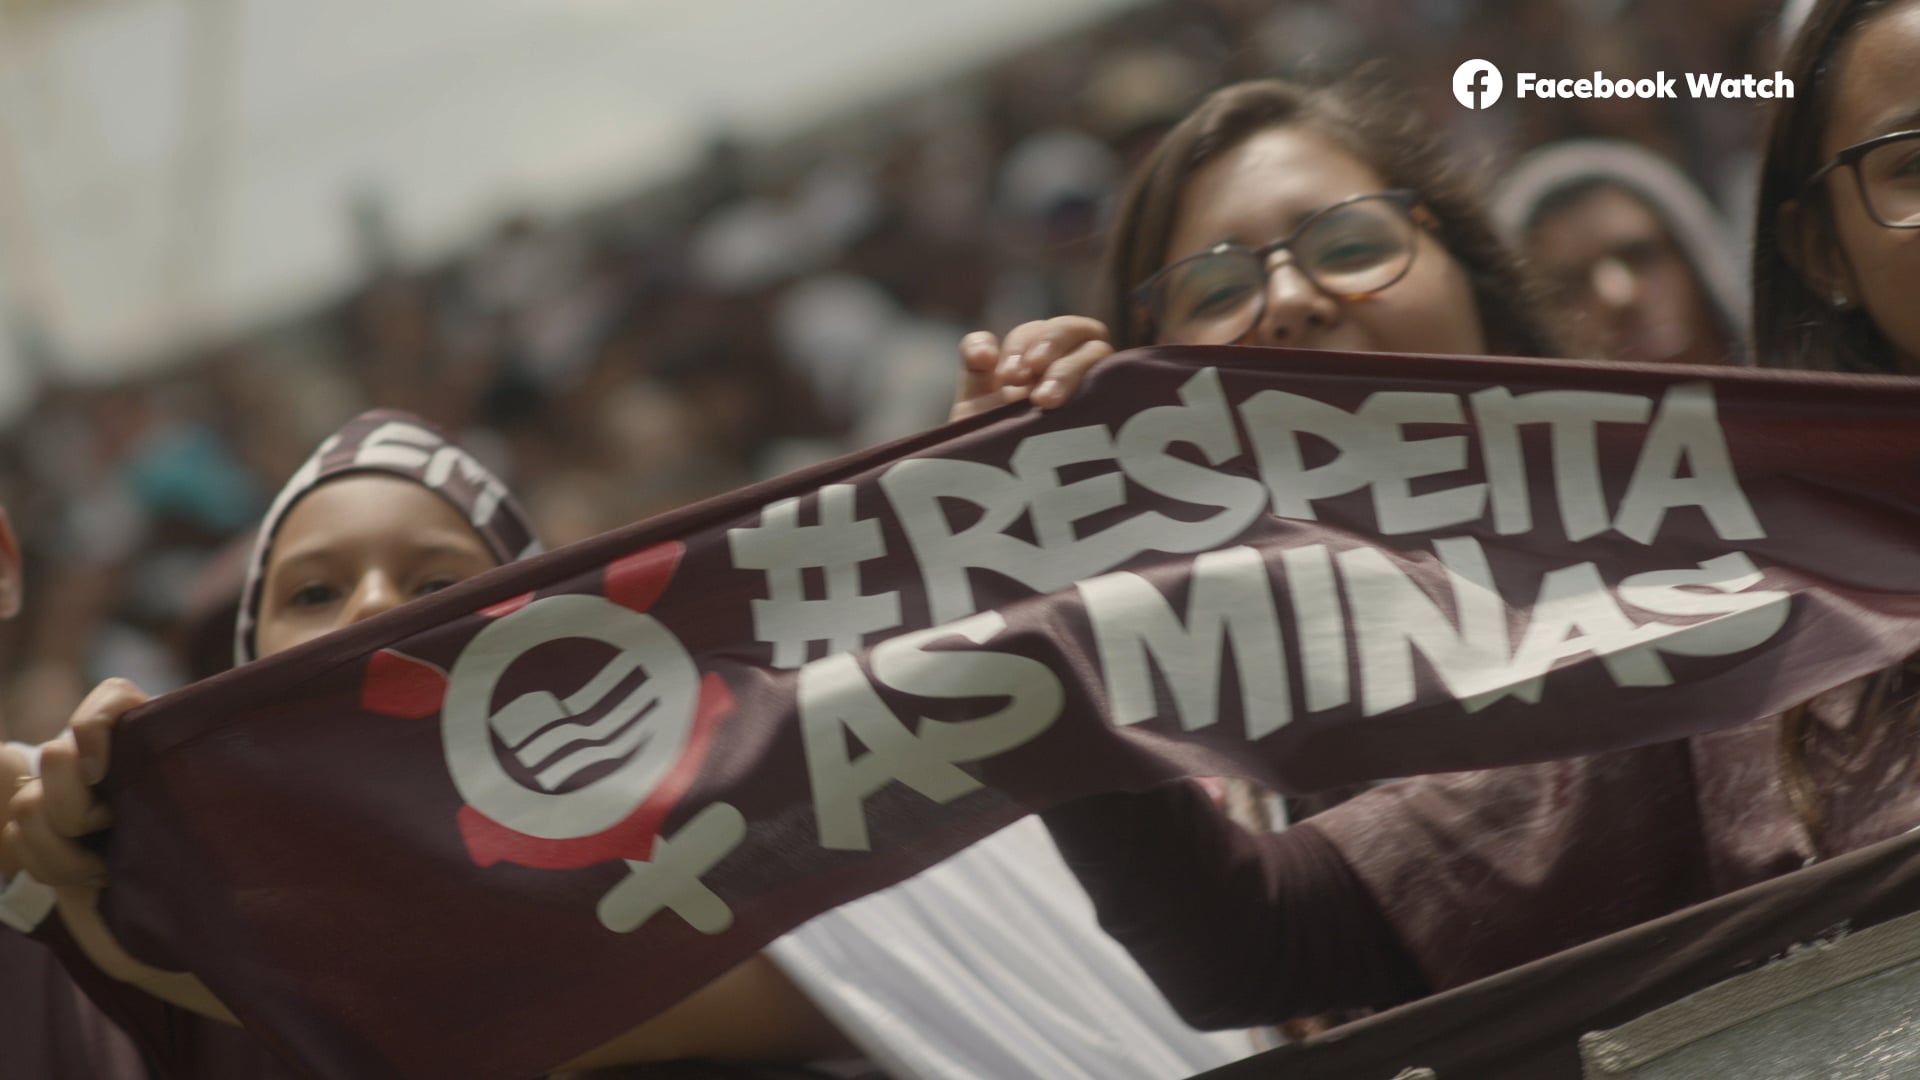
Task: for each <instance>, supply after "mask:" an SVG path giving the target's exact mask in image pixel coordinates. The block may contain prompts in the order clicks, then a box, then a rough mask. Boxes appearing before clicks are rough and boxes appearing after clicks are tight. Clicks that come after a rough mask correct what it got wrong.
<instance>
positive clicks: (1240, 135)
mask: <svg viewBox="0 0 1920 1080" xmlns="http://www.w3.org/2000/svg"><path fill="white" fill-rule="evenodd" d="M1294 125H1298V126H1302V127H1306V128H1309V129H1311V130H1313V131H1315V132H1318V133H1320V134H1322V135H1325V136H1327V137H1329V138H1331V139H1333V140H1335V141H1336V142H1338V143H1339V144H1340V145H1341V146H1344V147H1346V148H1347V150H1348V151H1350V152H1351V153H1352V154H1353V155H1354V156H1355V157H1356V158H1358V159H1359V160H1361V161H1363V162H1365V163H1367V164H1368V165H1369V166H1371V167H1372V168H1373V169H1374V170H1375V171H1377V172H1379V173H1380V175H1381V176H1382V177H1383V178H1385V180H1386V182H1387V186H1388V187H1389V188H1396V189H1399V188H1404V189H1406V190H1409V191H1412V192H1414V193H1415V194H1416V195H1417V196H1418V197H1419V199H1420V202H1421V205H1423V206H1425V207H1426V208H1427V210H1428V211H1429V212H1430V213H1431V214H1432V215H1433V217H1434V218H1435V220H1436V222H1437V224H1436V226H1435V229H1434V231H1435V235H1436V236H1437V237H1438V239H1439V240H1440V243H1441V244H1442V246H1444V247H1445V248H1446V249H1447V251H1448V252H1449V253H1451V254H1452V255H1453V257H1454V259H1455V260H1456V261H1458V262H1459V263H1460V265H1461V267H1462V268H1464V269H1465V270H1466V273H1467V279H1468V281H1469V282H1470V284H1471V286H1472V289H1473V298H1474V304H1475V306H1476V307H1477V308H1478V309H1479V313H1480V324H1481V327H1482V328H1483V329H1484V330H1485V332H1486V337H1487V346H1488V348H1489V349H1491V350H1492V351H1494V352H1498V353H1506V354H1510V355H1514V356H1552V355H1555V354H1556V353H1557V351H1558V350H1557V349H1556V348H1555V346H1554V344H1553V339H1552V337H1551V335H1549V334H1548V332H1547V330H1546V328H1545V325H1544V323H1543V322H1542V321H1541V319H1540V316H1539V315H1538V308H1537V307H1536V305H1535V303H1534V300H1533V294H1532V292H1531V290H1530V288H1529V287H1528V285H1527V284H1526V281H1525V279H1524V278H1523V277H1522V275H1521V274H1520V271H1519V269H1518V266H1517V264H1516V263H1515V261H1514V259H1513V256H1512V255H1511V254H1510V253H1509V252H1508V251H1507V249H1506V247H1505V245H1503V244H1502V243H1501V242H1500V239H1499V237H1498V235H1497V234H1496V233H1495V232H1494V230H1493V225H1492V223H1491V222H1490V221H1489V220H1488V217H1487V214H1486V211H1485V209H1484V208H1483V207H1482V205H1481V202H1480V200H1479V199H1478V198H1477V197H1475V196H1474V194H1473V191H1474V187H1473V185H1472V182H1471V180H1470V178H1469V176H1468V175H1467V173H1466V172H1465V171H1464V170H1462V169H1461V168H1460V167H1459V166H1458V165H1456V164H1455V163H1454V162H1453V161H1452V160H1451V159H1450V158H1449V157H1448V155H1447V154H1446V152H1445V151H1444V150H1442V149H1441V147H1440V145H1439V143H1438V142H1437V141H1435V140H1434V139H1433V137H1432V136H1431V135H1430V134H1427V133H1425V132H1423V131H1422V130H1421V127H1422V124H1421V120H1420V117H1419V114H1418V113H1417V112H1416V111H1415V110H1413V109H1411V108H1409V107H1407V106H1406V105H1405V104H1404V103H1401V102H1398V101H1395V100H1394V99H1393V97H1392V96H1391V95H1390V94H1389V93H1388V92H1387V91H1385V90H1384V89H1381V88H1379V87H1368V86H1363V85H1362V84H1360V83H1358V82H1345V83H1339V84H1335V85H1329V86H1306V85H1302V84H1299V83H1292V82H1285V81H1282V80H1278V79H1267V80H1260V81H1256V82H1244V83H1238V84H1236V85H1233V86H1229V87H1226V88H1224V89H1222V90H1218V91H1215V92H1214V93H1213V94H1212V95H1211V96H1210V97H1208V98H1207V99H1206V100H1205V101H1203V102H1201V103H1200V106H1199V108H1197V109H1195V110H1194V111H1193V112H1192V113H1191V114H1190V115H1188V117H1187V118H1186V119H1185V120H1182V121H1181V122H1180V123H1179V124H1178V125H1176V126H1175V127H1174V128H1173V130H1171V131H1169V132H1168V133H1167V135H1166V137H1165V138H1164V139H1162V140H1161V141H1160V144H1159V146H1157V147H1156V148H1155V149H1154V151H1153V153H1152V154H1150V155H1149V156H1148V158H1147V160H1146V162H1145V163H1144V164H1143V165H1142V167H1141V169H1140V171H1139V172H1138V173H1136V174H1135V177H1134V180H1133V183H1132V185H1131V187H1130V188H1129V189H1128V191H1127V196H1126V199H1125V200H1124V202H1123V203H1122V204H1121V209H1120V215H1119V220H1118V221H1117V222H1116V223H1115V226H1114V230H1113V236H1112V240H1111V242H1110V246H1109V247H1108V249H1107V265H1106V281H1105V291H1106V302H1107V315H1108V318H1109V319H1110V320H1111V322H1110V326H1111V328H1112V330H1113V333H1114V344H1116V345H1117V346H1119V347H1120V348H1123V349H1124V348H1130V347H1133V346H1137V345H1145V344H1149V341H1148V340H1147V339H1148V335H1149V334H1150V333H1151V328H1150V327H1149V326H1148V325H1147V318H1146V316H1145V313H1144V312H1142V311H1140V310H1139V309H1138V306H1137V305H1136V304H1135V303H1134V302H1133V295H1132V294H1133V290H1134V288H1135V287H1136V286H1138V285H1139V284H1140V283H1141V282H1142V281H1145V280H1146V279H1147V278H1148V277H1149V276H1151V275H1152V274H1153V273H1154V272H1155V271H1156V270H1159V269H1160V268H1161V267H1162V266H1164V265H1165V264H1166V261H1167V254H1168V253H1167V244H1168V242H1169V240H1170V239H1171V237H1172V233H1173V225H1174V219H1175V218H1176V217H1177V216H1178V215H1179V212H1180V201H1181V196H1182V195H1183V194H1184V193H1185V191H1186V186H1187V181H1188V179H1189V178H1191V177H1192V176H1193V174H1194V173H1195V172H1197V171H1199V170H1200V169H1201V168H1202V167H1204V166H1205V165H1206V164H1207V163H1208V162H1210V161H1213V160H1215V159H1216V158H1218V157H1220V156H1221V155H1223V154H1225V153H1227V152H1228V151H1230V150H1232V149H1233V148H1235V147H1237V146H1239V145H1240V144H1241V143H1243V142H1245V141H1246V140H1247V139H1248V138H1250V137H1251V136H1253V135H1256V134H1258V133H1259V132H1262V131H1265V130H1267V129H1269V128H1274V127H1283V126H1294Z"/></svg>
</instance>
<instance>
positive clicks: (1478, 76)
mask: <svg viewBox="0 0 1920 1080" xmlns="http://www.w3.org/2000/svg"><path fill="white" fill-rule="evenodd" d="M1505 84H1506V80H1505V79H1503V78H1501V77H1500V69H1499V68H1497V67H1494V66H1493V63H1492V62H1491V61H1488V60H1469V61H1467V62H1466V63H1464V64H1461V65H1460V66H1459V67H1457V68H1454V69H1453V96H1454V97H1455V98H1456V99H1457V100H1458V101H1459V102H1460V104H1462V105H1465V106H1466V107H1467V108H1469V109H1484V108H1486V107H1487V106H1489V105H1491V104H1493V103H1494V102H1496V101H1499V100H1500V90H1501V87H1503V86H1504V85H1505Z"/></svg>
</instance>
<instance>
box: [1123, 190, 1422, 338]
mask: <svg viewBox="0 0 1920 1080" xmlns="http://www.w3.org/2000/svg"><path fill="white" fill-rule="evenodd" d="M1415 235H1416V234H1415V226H1414V224H1413V222H1412V221H1411V220H1410V219H1409V218H1408V217H1407V215H1406V212H1405V211H1404V210H1402V209H1401V208H1400V207H1399V206H1398V205H1396V204H1393V203H1391V202H1388V201H1386V200H1362V201H1360V202H1355V203H1351V204H1348V205H1346V206H1340V207H1336V208H1334V209H1332V210H1330V211H1327V212H1326V213H1324V214H1322V215H1321V216H1320V217H1318V218H1315V219H1314V220H1313V222H1312V223H1311V224H1309V225H1308V226H1307V228H1306V229H1305V230H1304V231H1302V232H1301V233H1300V235H1299V236H1297V237H1295V238H1294V240H1293V243H1292V244H1291V245H1288V246H1289V248H1290V249H1291V252H1292V255H1293V266H1294V267H1295V268H1296V269H1298V270H1299V271H1300V272H1301V273H1302V274H1304V275H1305V276H1306V278H1307V279H1308V281H1310V282H1311V283H1312V284H1313V285H1314V286H1315V287H1317V288H1319V289H1320V290H1321V291H1323V292H1325V293H1327V294H1329V295H1331V296H1334V297H1339V298H1351V297H1356V296H1361V295H1364V294H1366V293H1370V292H1375V291H1378V290H1380V289H1383V288H1386V287H1387V286H1388V285H1391V284H1393V283H1394V282H1395V281H1397V280H1399V278H1400V276H1401V275H1402V274H1404V273H1406V271H1407V267H1408V265H1409V264H1410V263H1411V262H1412V259H1413V250H1414V243H1415ZM1267 277H1268V268H1267V266H1266V265H1264V264H1263V262H1262V260H1261V257H1260V256H1259V255H1258V254H1257V253H1255V252H1254V251H1252V250H1251V249H1248V248H1243V247H1238V246H1235V247H1229V248H1226V249H1224V250H1220V251H1213V252H1208V253H1207V254H1204V255H1198V256H1195V257H1193V258H1191V259H1188V260H1186V261H1184V262H1182V263H1180V264H1178V265H1176V266H1175V267H1174V268H1173V271H1172V272H1171V273H1169V274H1168V276H1167V278H1166V280H1165V281H1164V282H1163V283H1162V286H1161V303H1160V308H1161V314H1160V327H1161V332H1160V337H1161V340H1163V341H1170V342H1179V343H1185V344H1195V345H1201V344H1212V345H1217V344H1226V343H1229V342H1233V341H1238V340H1239V339H1240V338H1241V337H1243V336H1245V334H1246V333H1247V332H1248V331H1249V330H1251V329H1252V328H1253V325H1254V323H1255V322H1257V321H1258V320H1259V318H1260V315H1261V313H1262V312H1263V311H1264V310H1265V307H1266V296H1267Z"/></svg>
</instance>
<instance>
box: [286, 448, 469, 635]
mask: <svg viewBox="0 0 1920 1080" xmlns="http://www.w3.org/2000/svg"><path fill="white" fill-rule="evenodd" d="M497 565H499V563H498V561H497V560H495V559H494V557H493V553H492V552H491V551H489V550H488V549H487V546H486V544H485V543H483V542H482V541H481V539H480V536H479V534H478V533H476V532H474V530H473V528H472V527H471V526H470V525H468V524H467V522H466V521H465V519H463V518H462V517H461V516H460V513H459V512H458V511H457V510H455V509H454V508H453V506H452V505H451V504H450V503H448V502H447V501H446V500H445V499H442V498H441V497H439V496H438V495H435V494H434V493H433V492H431V491H428V490H427V489H426V488H423V487H421V486H420V485H419V484H416V483H413V482H411V481H408V480H402V479H400V478H399V477H395V476H384V475H381V474H378V473H363V474H353V475H348V476H344V477H342V478H340V479H338V480H333V481H330V482H328V483H326V484H323V485H321V486H320V487H318V488H315V489H314V490H313V491H311V492H309V493H308V494H307V495H306V496H305V497H304V498H302V499H301V500H300V501H299V503H297V504H296V505H295V506H294V508H293V510H292V511H291V512H289V513H288V514H287V517H286V520H285V521H284V522H282V523H281V526H280V533H279V535H278V536H276V537H275V538H274V541H273V550H272V553H271V555H270V556H269V558H268V561H267V570H266V578H265V581H264V582H263V585H262V589H261V596H260V620H259V625H258V628H257V629H256V631H255V633H256V636H257V641H258V645H259V653H260V655H261V656H268V655H271V654H273V653H276V652H279V651H280V650H282V649H288V648H292V647H293V646H295V645H299V644H301V643H302V642H305V641H308V640H310V639H312V638H316V637H319V636H320V635H322V634H325V633H327V632H329V631H332V630H338V629H340V628H341V627H343V626H350V625H352V624H353V623H356V622H359V621H360V620H362V619H366V618H370V617H372V616H374V615H378V614H379V613H381V612H383V611H386V610H388V609H390V608H393V607H397V606H399V605H400V604H404V603H406V602H407V601H409V600H413V599H416V598H418V597H421V596H425V595H427V594H428V593H431V592H437V591H439V590H441V589H444V588H446V587H447V586H449V585H453V584H455V583H457V582H461V581H465V580H466V579H467V578H470V577H474V576H475V575H477V574H480V573H483V572H485V571H487V570H491V569H493V568H494V567H495V566H497Z"/></svg>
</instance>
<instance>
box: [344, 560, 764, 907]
mask: <svg viewBox="0 0 1920 1080" xmlns="http://www.w3.org/2000/svg"><path fill="white" fill-rule="evenodd" d="M682 551H683V548H682V546H681V545H680V544H679V543H675V542H669V543H665V544H659V545H656V546H654V547H651V548H648V549H646V550H644V551H641V552H638V553H636V554H634V555H630V556H627V557H626V558H624V559H620V560H616V561H615V562H613V563H611V564H609V565H608V567H607V570H606V577H605V583H604V584H605V592H606V595H605V596H596V595H591V594H581V593H567V594H561V595H556V596H547V597H542V598H539V599H533V598H532V597H531V595H528V596H521V597H516V598H514V599H512V600H509V601H507V602H505V603H502V604H498V605H495V606H494V607H491V608H488V609H486V610H484V611H482V612H481V614H483V615H486V616H488V617H489V618H491V619H492V620H493V621H492V622H490V623H489V624H488V625H487V626H486V627H485V628H483V629H482V630H481V631H480V632H479V633H478V634H476V635H474V637H473V639H472V640H471V641H469V642H468V643H467V645H466V647H465V648H464V649H462V650H461V652H460V655H459V656H458V657H457V658H456V659H455V660H454V662H453V666H452V668H451V669H450V670H449V671H447V672H446V673H445V675H444V676H442V675H441V674H440V672H439V670H438V669H437V668H435V667H434V666H433V665H430V664H427V663H425V662H424V661H421V660H418V659H416V658H413V657H409V656H406V655H405V654H402V653H398V652H394V651H392V650H383V651H382V652H380V653H378V654H376V655H375V656H374V657H373V658H372V659H371V660H370V662H369V664H368V667H367V674H366V679H365V682H364V684H363V686H362V695H361V696H362V703H363V704H364V705H365V706H366V707H367V708H369V709H370V710H373V711H376V712H382V713H386V714H388V715H399V716H410V717H418V718H425V717H427V716H430V715H432V713H433V712H435V711H437V712H439V714H440V728H441V740H442V745H443V747H444V751H445V754H446V762H447V770H448V772H449V773H450V774H451V776H452V778H453V783H454V787H455V789H456V790H457V791H458V792H459V793H460V797H461V799H462V800H463V801H464V802H465V804H466V805H464V806H463V807H462V808H461V809H460V812H459V826H460V833H461V837H462V839H463V840H464V841H465V843H466V847H467V853H468V856H469V858H471V859H472V860H473V862H474V864H475V865H477V866H483V867H484V866H492V865H494V864H496V863H500V862H507V863H514V864H517V865H520V866H529V867H535V868H538V869H546V870H568V869H577V868H581V867H588V866H595V865H598V864H601V863H606V862H625V863H626V864H627V866H628V870H629V874H628V876H627V877H626V878H625V879H623V880H622V881H621V882H620V884H618V885H616V886H615V887H614V888H613V889H612V890H611V891H610V892H608V893H607V895H606V896H605V897H604V898H603V899H602V901H601V903H600V905H599V915H600V919H601V922H602V923H604V924H606V925H607V926H608V928H609V929H613V930H616V931H619V932H626V931H629V930H633V929H635V928H637V927H638V926H639V925H641V924H642V923H644V922H645V921H646V919H647V918H649V917H651V916H652V915H653V914H654V913H655V912H657V911H659V910H660V909H661V908H672V909H674V910H675V911H677V912H678V913H679V914H680V915H681V916H682V917H683V918H685V919H686V920H687V921H688V922H689V923H691V924H692V925H693V926H694V927H695V928H696V929H699V930H703V931H705V932H707V933H718V932H719V931H720V930H723V929H725V928H726V926H727V925H729V924H730V923H731V921H732V915H731V912H730V911H729V910H728V908H727V906H726V905H725V903H723V902H722V901H720V899H719V898H718V897H717V896H714V895H713V894H712V893H711V892H710V891H709V890H707V889H706V887H705V886H704V885H703V884H702V883H701V882H700V880H699V876H700V874H702V873H704V872H706V871H707V870H709V869H711V868H712V867H713V865H714V864H716V863H718V862H719V860H720V859H721V858H724V857H725V856H726V855H727V854H728V853H729V852H731V851H732V850H733V849H734V848H735V847H736V846H738V844H739V842H740V841H741V839H743V838H744V836H745V833H746V822H745V819H744V818H743V817H742V816H741V814H740V812H739V811H738V810H737V809H735V808H734V807H732V806H729V805H727V804H725V803H715V804H712V805H710V806H707V807H705V808H703V809H702V810H701V812H700V813H698V814H696V815H694V817H693V818H692V819H691V820H689V821H688V822H687V823H686V824H685V825H684V826H683V827H682V828H681V829H680V831H679V832H678V833H676V834H675V835H674V836H672V837H663V836H661V835H660V827H661V824H662V823H663V822H664V821H665V820H666V818H667V816H668V815H669V814H671V813H672V812H673V810H674V808H675V806H676V805H677V804H678V803H679V800H680V797H681V796H682V795H683V794H684V793H685V792H686V790H687V788H688V786H689V785H691V784H692V782H693V779H694V777H695V776H696V775H698V773H699V770H700V765H701V763H702V761H703V760H704V759H705V757H706V752H707V747H708V744H709V743H710V741H711V738H712V734H713V728H714V725H715V723H716V722H717V721H718V720H719V719H720V717H721V716H722V715H724V714H725V713H728V712H731V711H732V708H733V699H732V695H731V694H730V693H729V692H728V690H727V687H726V683H725V682H724V681H723V680H721V679H720V678H719V676H717V675H712V674H708V675H705V676H703V675H702V674H701V673H700V671H699V669H698V668H697V667H696V666H695V665H694V662H693V657H692V656H691V655H689V654H688V653H687V651H686V648H685V647H684V646H683V645H681V643H680V640H679V639H678V638H677V637H675V636H674V635H673V633H672V632H671V631H670V630H668V629H667V627H666V626H665V625H664V624H662V623H661V622H660V621H659V620H658V619H656V618H654V617H653V616H652V615H649V614H647V609H648V608H650V607H651V606H652V605H653V603H654V601H656V600H658V599H659V597H660V595H661V593H663V592H664V591H665V590H666V587H667V585H668V583H669V582H671V580H672V578H673V574H674V571H675V570H676V569H677V568H678V566H679V562H680V557H681V554H682ZM558 642H566V643H567V644H566V645H565V646H564V648H565V649H567V650H568V653H567V655H569V656H571V657H578V656H589V657H592V658H594V659H595V660H597V661H598V668H597V670H592V671H591V673H590V674H588V676H587V678H586V679H585V681H584V682H582V683H580V685H579V686H578V687H577V688H574V689H572V690H570V691H567V692H564V693H556V692H554V691H552V690H548V689H539V688H533V689H528V690H526V691H524V692H521V693H517V694H515V693H512V692H511V688H512V685H513V682H514V680H515V678H516V675H517V676H518V677H519V678H520V679H521V681H524V680H525V672H524V669H525V668H526V667H527V666H528V665H524V664H519V662H520V661H521V660H522V659H523V658H527V657H529V656H530V655H531V654H533V653H535V652H537V651H540V650H550V649H552V648H554V647H556V646H555V643H558ZM549 655H559V654H557V653H551V652H550V653H549ZM517 665H518V669H520V670H518V671H517V667H516V666H517ZM503 687H504V688H505V691H506V692H503Z"/></svg>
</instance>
